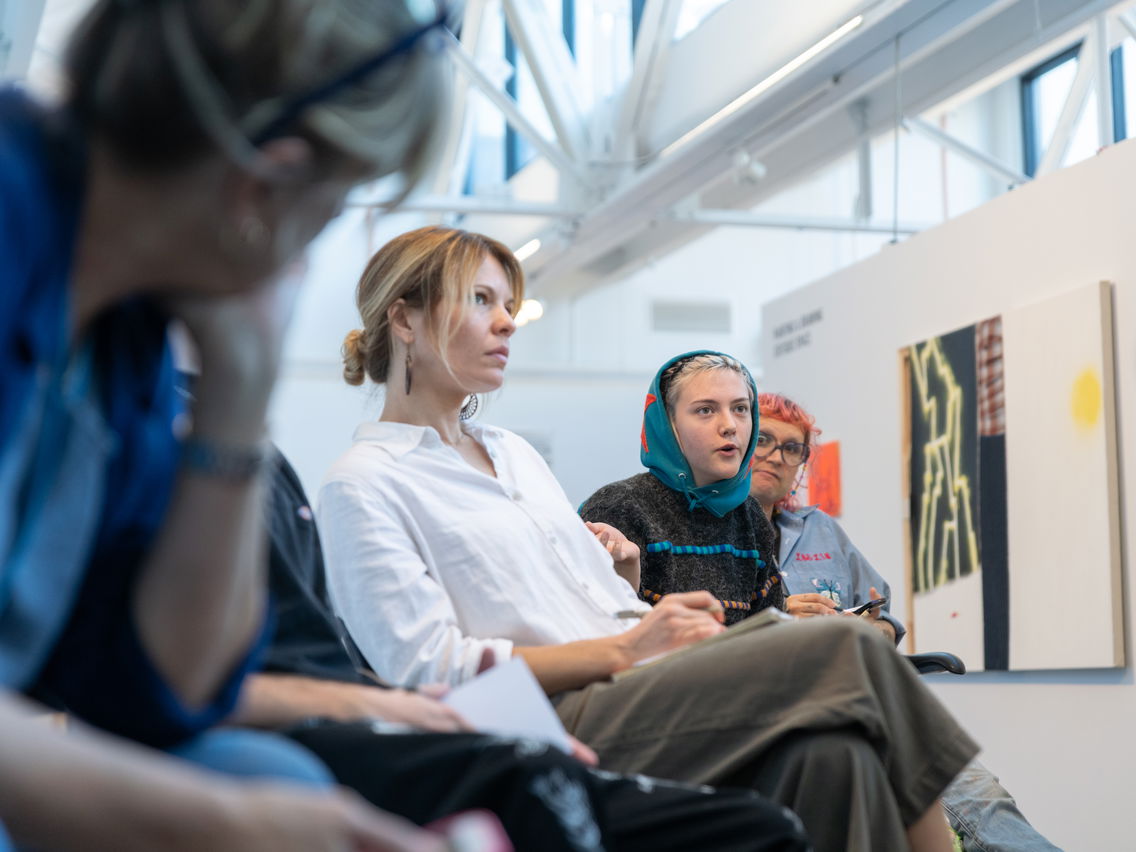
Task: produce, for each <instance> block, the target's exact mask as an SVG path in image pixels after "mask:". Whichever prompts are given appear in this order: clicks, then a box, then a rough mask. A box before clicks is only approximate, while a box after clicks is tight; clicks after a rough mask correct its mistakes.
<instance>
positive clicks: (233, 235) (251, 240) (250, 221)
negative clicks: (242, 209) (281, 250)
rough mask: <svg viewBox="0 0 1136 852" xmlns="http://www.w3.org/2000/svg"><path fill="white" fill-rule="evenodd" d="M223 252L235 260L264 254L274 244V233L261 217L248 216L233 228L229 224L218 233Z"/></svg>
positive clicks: (223, 226) (224, 225)
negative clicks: (270, 244)
mask: <svg viewBox="0 0 1136 852" xmlns="http://www.w3.org/2000/svg"><path fill="white" fill-rule="evenodd" d="M217 240H218V242H219V244H220V246H221V250H222V251H223V252H224V253H225V254H226V255H228V256H229V257H233V258H242V257H247V256H249V255H250V254H262V253H263V252H264V250H265V249H267V248H268V245H269V243H271V242H272V231H271V230H270V229H269V227H268V226H267V225H266V224H264V220H263V219H261V218H260V217H259V216H255V215H248V216H245V217H244V218H243V219H241V221H240V222H239V223H238V224H237V225H236V227H233V226H232V225H230V224H229V223H225V224H223V225H222V226H221V228H220V230H219V231H218V232H217Z"/></svg>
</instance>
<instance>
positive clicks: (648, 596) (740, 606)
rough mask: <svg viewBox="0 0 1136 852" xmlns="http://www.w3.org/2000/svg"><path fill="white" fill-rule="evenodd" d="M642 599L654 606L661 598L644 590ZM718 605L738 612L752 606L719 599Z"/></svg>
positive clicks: (741, 602) (754, 594) (755, 593)
mask: <svg viewBox="0 0 1136 852" xmlns="http://www.w3.org/2000/svg"><path fill="white" fill-rule="evenodd" d="M767 594H768V591H764V592H762V594H761V596H762V597H765V596H766V595H767ZM757 597H758V595H757V592H754V593H753V599H754V600H757ZM643 598H644V600H646V601H647V603H653V604H656V603H658V602H659V601H661V600H662V599H663V596H662V595H660V594H659V593H658V592H652V591H651V590H650V589H644V590H643ZM718 603H720V604H721V605H722V609H740V610H750V609H753V604H748V603H745V602H744V601H724V600H721V599H719V600H718Z"/></svg>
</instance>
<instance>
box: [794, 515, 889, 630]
mask: <svg viewBox="0 0 1136 852" xmlns="http://www.w3.org/2000/svg"><path fill="white" fill-rule="evenodd" d="M773 520H774V523H776V524H777V527H778V529H779V530H780V531H781V548H780V551H779V552H778V554H777V557H778V560H779V562H780V567H781V577H782V579H783V580H784V582H785V593H786V594H789V595H801V594H805V593H806V592H815V593H817V594H821V595H824V596H825V597H828V598H832V600H834V601H836V603H837V604H839V605H840V606H842V607H844V608H845V609H848V608H849V607H853V606H857V605H859V604H862V603H867V602H868V601H870V600H871V597H870V591H869V590H870V589H871V587H872V586H875V587H876V590H877V591H879V592H880V594H882V595H885V596H887V597H888V598H891V587H890V586H889V585H888V582H887V580H885V579H884V578H883V577H881V576H880V573H879V572H878V571H876V569H875V568H873V567H872V566H871V563H869V562H868V560H867V559H865V558H864V554H862V553H861V552H860V551H859V550H857V549H856V546H855V545H854V544H852V541H851V539H849V538H848V534H847V533H845V532H844V530H843V529H841V527H840V524H838V523H836V521H835V520H834V519H833V517H832V516H831V515H827V514H825V513H824V512H822V511H821V510H820V509H818V508H817V507H816V506H808V507H806V508H804V509H799V510H797V511H796V512H785V511H782V512H778V513H777V514H776V516H775V517H774V519H773ZM890 608H891V603H890V602H889V603H888V604H887V606H885V607H884V611H883V612H881V613H880V617H881V618H885V619H887V621H888V622H889V623H890V624H891V625H892V627H894V628H895V641H896V644H899V640H901V639H902V638H903V637H904V635H905V634H906V633H907V628H906V627H904V626H903V622H901V621H900V620H899V619H898V618H896V617H895V616H894V615H892V614H891V613H890V612H888V610H889V609H890Z"/></svg>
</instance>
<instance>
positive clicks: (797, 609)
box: [785, 592, 839, 618]
mask: <svg viewBox="0 0 1136 852" xmlns="http://www.w3.org/2000/svg"><path fill="white" fill-rule="evenodd" d="M785 608H786V610H787V611H788V613H789V615H795V616H797V617H798V618H811V617H813V616H817V615H839V613H838V612H837V611H836V601H834V600H833V599H832V598H827V597H825V596H824V595H818V594H817V593H816V592H806V593H805V594H801V595H789V597H787V598H786V599H785Z"/></svg>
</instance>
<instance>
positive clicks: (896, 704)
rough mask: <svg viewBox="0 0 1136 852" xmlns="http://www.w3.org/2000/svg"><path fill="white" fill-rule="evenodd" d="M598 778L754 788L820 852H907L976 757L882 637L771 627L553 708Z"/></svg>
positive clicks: (572, 695)
mask: <svg viewBox="0 0 1136 852" xmlns="http://www.w3.org/2000/svg"><path fill="white" fill-rule="evenodd" d="M557 712H558V713H559V715H560V718H561V719H562V720H563V722H564V724H565V726H566V727H567V728H568V730H569V731H570V732H571V733H572V734H574V735H575V736H577V737H579V738H580V739H581V740H583V741H584V742H586V743H588V744H589V745H591V746H592V747H593V748H595V749H596V751H597V752H598V753H599V755H600V761H601V765H602V766H604V767H605V768H607V769H612V770H616V771H619V772H637V773H643V774H646V775H655V776H658V777H662V778H671V779H674V780H678V781H686V782H692V783H702V784H715V785H723V786H747V787H752V788H754V789H757V790H759V791H761V792H763V793H765V794H766V795H768V796H770V797H771V798H773V799H774V800H776V801H778V802H779V803H781V804H784V805H786V806H788V807H791V808H793V809H794V810H795V811H797V813H798V815H799V816H800V817H801V819H802V821H803V822H804V824H805V828H806V829H807V830H808V832H809V834H810V836H811V838H812V840H813V843H814V844H815V846H816V848H817V850H829V849H833V850H836V849H848V850H865V852H868V850H902V849H905V848H907V841H906V836H905V827H906V826H909V825H911V824H912V823H913V822H914V821H915V820H916V819H918V818H919V817H920V816H921V815H922V814H923V813H924V812H925V811H926V810H927V809H928V808H929V807H930V806H931V805H932V804H934V803H935V802H936V801H937V799H938V796H939V794H940V793H941V792H942V791H943V789H944V788H945V787H946V786H947V785H948V784H949V783H950V781H951V779H953V778H954V777H955V775H956V774H958V772H959V771H960V770H961V769H962V768H963V767H964V766H965V765H966V764H967V763H968V762H969V761H970V760H971V759H972V758H973V757H974V755H975V754H976V753H977V751H978V746H977V745H976V744H975V743H974V742H973V740H971V739H970V737H969V736H967V734H966V733H965V732H964V731H963V730H962V729H961V728H960V727H959V725H958V723H957V722H956V721H955V720H954V718H953V717H952V716H951V715H950V713H949V712H947V710H946V708H944V707H943V706H942V704H940V703H939V701H938V700H937V699H936V698H935V697H934V696H933V695H932V694H931V692H930V691H929V690H928V689H927V688H926V687H925V686H924V685H923V684H922V683H921V682H920V680H919V677H918V675H917V674H916V672H915V670H914V669H913V668H912V666H911V665H910V664H909V663H908V662H907V661H906V660H905V659H904V658H903V657H902V656H901V655H900V654H897V653H896V652H895V649H894V648H893V647H892V646H891V644H890V643H888V642H887V640H886V639H884V637H883V636H882V634H880V633H879V632H878V631H876V630H873V629H872V628H871V627H868V626H867V625H865V624H862V623H861V622H860V620H859V619H855V618H812V619H806V620H802V621H800V622H795V623H792V624H775V625H771V626H769V627H766V628H761V629H758V630H754V631H751V632H748V633H744V634H740V635H739V636H737V637H735V638H732V639H730V640H728V641H724V642H719V643H716V644H711V645H709V646H707V647H705V648H695V649H693V650H691V651H690V652H689V653H687V654H684V655H682V656H681V657H678V658H676V659H674V660H663V661H662V662H660V663H658V664H656V665H653V666H650V667H648V668H645V669H644V670H643V671H641V672H636V673H634V674H633V675H631V676H629V677H626V678H623V679H620V680H617V681H614V682H604V683H595V684H591V685H590V686H588V687H586V688H584V689H581V690H575V691H572V692H568V693H564V694H562V695H560V696H558V697H557Z"/></svg>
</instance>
